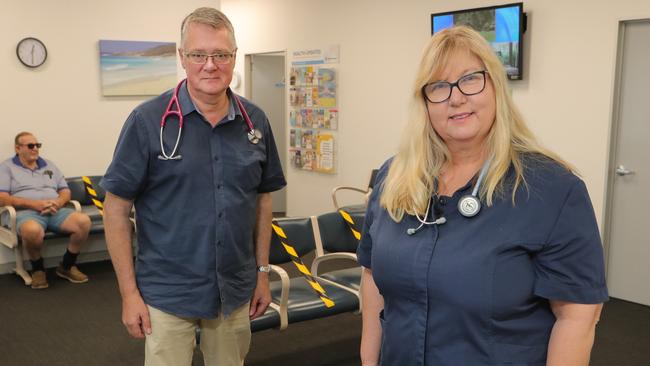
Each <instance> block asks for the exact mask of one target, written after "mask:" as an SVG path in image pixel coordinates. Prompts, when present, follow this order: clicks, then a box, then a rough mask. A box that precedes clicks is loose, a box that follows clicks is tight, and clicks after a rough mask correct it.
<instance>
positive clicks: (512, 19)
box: [431, 3, 526, 80]
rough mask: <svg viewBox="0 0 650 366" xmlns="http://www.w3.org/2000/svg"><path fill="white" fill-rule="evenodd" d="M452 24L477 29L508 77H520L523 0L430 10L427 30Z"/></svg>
mask: <svg viewBox="0 0 650 366" xmlns="http://www.w3.org/2000/svg"><path fill="white" fill-rule="evenodd" d="M453 25H467V26H470V27H472V28H474V29H475V30H477V31H478V32H479V33H481V35H482V36H483V37H485V39H486V40H487V41H488V43H490V45H492V49H494V52H495V53H496V54H497V56H498V57H499V59H501V62H503V65H504V66H505V69H506V73H507V74H508V78H509V79H511V80H521V79H522V77H523V70H522V58H523V57H522V50H523V48H522V42H523V38H524V37H523V36H524V32H525V31H526V15H525V13H524V4H523V3H513V4H505V5H497V6H488V7H484V8H476V9H466V10H456V11H450V12H446V13H437V14H431V34H434V33H436V32H438V31H441V30H443V29H445V28H449V27H451V26H453Z"/></svg>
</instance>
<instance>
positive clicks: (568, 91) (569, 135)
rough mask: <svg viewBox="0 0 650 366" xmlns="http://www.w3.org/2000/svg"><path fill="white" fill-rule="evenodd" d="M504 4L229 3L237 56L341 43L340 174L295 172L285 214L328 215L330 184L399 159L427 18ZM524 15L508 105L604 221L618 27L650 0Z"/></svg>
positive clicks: (559, 6) (530, 4) (384, 0)
mask: <svg viewBox="0 0 650 366" xmlns="http://www.w3.org/2000/svg"><path fill="white" fill-rule="evenodd" d="M508 2H514V0H513V1H508ZM499 3H507V2H503V1H501V2H499V1H498V0H497V1H485V0H483V1H479V0H437V1H431V0H413V1H388V0H379V1H377V0H374V1H373V0H355V1H344V0H331V1H315V0H312V1H306V0H274V1H266V0H247V1H241V0H222V10H223V11H224V12H225V13H226V14H227V15H228V16H229V17H230V18H231V20H232V21H233V23H234V25H235V29H236V32H237V40H238V44H239V49H240V55H243V54H245V53H256V52H266V51H277V50H284V49H288V50H289V51H291V50H299V49H306V48H312V47H325V46H327V45H330V44H340V45H341V48H340V49H341V62H340V65H339V82H340V83H339V86H338V97H339V109H340V118H339V134H338V141H337V142H338V146H337V149H338V153H339V156H338V164H339V165H338V171H339V172H338V174H337V175H334V176H327V175H321V174H314V173H307V172H301V171H297V170H293V169H289V171H288V172H287V176H288V181H289V189H288V198H287V203H288V207H287V211H288V213H289V214H290V215H305V214H314V213H319V212H323V211H327V210H330V209H331V208H332V204H331V201H330V198H329V191H330V190H331V189H332V188H333V187H335V186H337V185H354V186H360V187H362V186H364V185H365V184H367V178H368V174H369V172H370V170H371V169H372V168H374V167H377V166H379V164H381V163H382V162H383V161H384V160H385V159H386V158H388V157H389V156H390V155H392V154H394V152H395V149H396V147H397V143H398V136H399V135H400V133H401V130H402V127H403V125H404V117H405V115H406V110H407V100H408V96H409V94H410V91H411V87H412V82H413V79H414V75H415V70H416V67H417V62H418V59H419V57H420V52H421V50H422V47H423V46H424V44H425V42H426V41H427V39H428V38H429V37H430V14H431V13H437V12H443V11H450V10H458V9H466V8H474V7H481V6H488V5H495V4H499ZM524 10H525V11H526V12H527V13H528V31H527V33H526V35H525V39H524V41H525V42H526V44H525V46H524V51H525V55H524V73H525V75H524V79H525V80H523V81H517V82H513V83H512V84H511V85H512V89H513V96H514V98H515V101H516V102H517V103H518V105H519V107H520V108H521V110H522V112H523V113H524V115H525V117H526V119H527V121H528V123H529V125H530V126H531V128H532V129H533V130H534V131H535V132H536V133H537V135H538V137H539V138H540V139H541V140H542V141H543V142H544V143H545V144H546V145H547V146H548V147H550V148H551V149H553V150H555V151H556V152H558V153H559V154H561V155H562V156H563V157H564V158H566V159H567V160H569V161H570V162H571V163H573V164H574V165H576V166H577V168H578V169H579V171H580V172H581V174H582V176H583V178H584V180H585V181H586V183H587V186H588V188H589V191H590V193H591V197H592V201H593V203H594V207H595V210H596V215H597V216H598V218H599V220H600V221H601V222H602V217H603V209H604V207H603V204H604V194H605V183H606V177H607V158H608V154H609V148H608V147H609V133H610V132H609V130H610V124H611V110H612V97H613V84H614V69H615V56H616V43H617V32H618V22H619V21H620V20H628V19H639V18H650V2H648V1H638V0H619V1H615V2H613V1H607V0H572V1H557V0H551V1H549V0H529V1H526V2H524ZM289 54H290V53H289ZM288 61H289V62H290V60H288ZM237 68H238V69H239V70H243V64H242V63H241V58H240V59H239V60H238V66H237ZM242 74H243V73H242Z"/></svg>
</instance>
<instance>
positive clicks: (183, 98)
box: [172, 80, 243, 123]
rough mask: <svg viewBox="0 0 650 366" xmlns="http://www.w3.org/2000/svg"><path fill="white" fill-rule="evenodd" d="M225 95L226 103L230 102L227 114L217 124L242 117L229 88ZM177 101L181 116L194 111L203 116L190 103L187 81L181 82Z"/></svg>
mask: <svg viewBox="0 0 650 366" xmlns="http://www.w3.org/2000/svg"><path fill="white" fill-rule="evenodd" d="M172 92H173V91H172ZM226 95H227V96H228V101H229V102H230V105H229V106H228V114H227V115H226V116H225V117H224V118H223V119H222V120H221V121H219V123H223V122H227V121H233V120H234V119H235V117H236V116H242V113H241V111H240V110H239V106H238V105H237V103H236V102H235V98H233V96H232V95H233V92H232V90H231V89H230V88H228V90H226ZM178 101H179V103H180V104H181V110H182V111H183V116H187V115H188V114H190V113H192V112H194V111H196V112H197V113H198V114H200V115H201V116H203V113H201V111H200V110H199V108H198V107H197V106H196V105H195V104H194V102H193V101H192V98H190V93H189V91H187V80H185V81H183V84H182V85H181V87H180V89H179V90H178ZM242 117H243V116H242Z"/></svg>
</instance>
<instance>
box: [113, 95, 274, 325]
mask: <svg viewBox="0 0 650 366" xmlns="http://www.w3.org/2000/svg"><path fill="white" fill-rule="evenodd" d="M172 92H173V91H172V90H170V91H168V92H166V93H164V94H162V95H161V96H159V97H156V98H154V99H152V100H150V101H147V102H145V103H143V104H141V105H140V106H138V107H137V108H135V110H134V111H133V112H132V113H131V115H130V116H129V117H128V119H127V121H126V122H125V124H124V127H123V128H122V132H121V134H120V137H119V140H118V142H117V147H116V149H115V154H114V156H113V161H112V162H111V164H110V166H109V168H108V170H107V172H106V174H105V175H104V178H103V180H102V182H101V186H102V187H103V188H104V189H105V190H106V191H108V192H111V193H113V194H115V195H117V196H119V197H122V198H125V199H129V200H134V204H135V209H136V221H137V228H138V230H137V236H138V252H137V259H136V280H137V285H138V289H139V290H140V293H141V294H142V297H143V299H144V301H145V303H147V304H148V305H151V306H153V307H155V308H158V309H160V310H163V311H166V312H169V313H172V314H175V315H178V316H186V317H199V318H214V317H216V316H217V314H218V312H219V311H223V313H224V314H226V315H227V314H229V313H231V312H232V311H233V310H234V309H236V308H237V307H239V306H241V305H243V304H244V303H246V302H247V301H249V300H250V298H251V296H252V292H253V289H254V288H255V285H256V281H257V273H256V261H255V249H254V237H253V230H254V226H255V218H256V202H257V195H258V193H266V192H272V191H275V190H278V189H280V188H282V187H284V186H285V185H286V181H285V179H284V175H283V173H282V167H281V165H280V161H279V158H278V152H277V148H276V145H275V141H274V139H273V134H272V132H271V127H270V125H269V122H268V119H267V118H266V116H265V115H264V112H263V111H262V110H261V109H259V108H258V107H257V106H255V105H253V104H252V103H250V102H248V101H247V100H245V99H243V98H241V101H242V103H243V105H244V108H245V109H246V112H247V113H248V115H249V116H250V119H251V120H252V123H253V125H254V127H255V128H256V129H258V130H259V131H260V132H261V133H262V139H261V140H260V142H259V143H258V144H252V143H250V142H249V140H248V138H247V132H248V126H247V124H246V122H245V121H244V119H243V117H242V113H241V111H240V110H239V108H238V106H237V104H236V103H235V101H234V100H233V98H232V96H231V94H230V91H229V98H230V101H231V103H230V111H229V113H228V115H227V116H226V117H224V119H223V120H221V121H220V122H219V123H218V124H217V125H216V126H215V127H212V126H211V125H210V123H209V122H207V121H206V120H205V119H204V118H203V116H202V115H201V114H200V113H199V111H198V110H197V109H196V107H195V106H194V104H193V103H192V101H191V99H190V97H189V94H188V92H187V87H186V84H185V83H184V84H183V85H182V87H181V88H180V91H179V100H180V105H181V109H182V111H183V116H184V125H183V130H182V135H181V140H180V144H179V148H178V151H177V152H176V155H181V156H182V158H181V159H180V160H162V159H160V158H159V155H160V154H161V147H160V120H161V117H162V115H163V113H164V111H165V108H166V107H167V104H168V103H169V100H170V98H171V96H172ZM178 133H179V130H178V120H177V119H176V118H175V117H171V118H168V120H167V124H166V126H165V129H164V133H163V137H164V144H165V152H166V154H168V155H170V154H171V152H172V150H173V148H174V144H175V142H176V137H177V134H178Z"/></svg>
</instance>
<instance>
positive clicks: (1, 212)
mask: <svg viewBox="0 0 650 366" xmlns="http://www.w3.org/2000/svg"><path fill="white" fill-rule="evenodd" d="M0 243H2V244H4V245H6V246H7V247H9V248H14V247H15V246H16V245H18V233H17V232H16V209H15V208H13V207H12V206H2V207H0Z"/></svg>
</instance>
